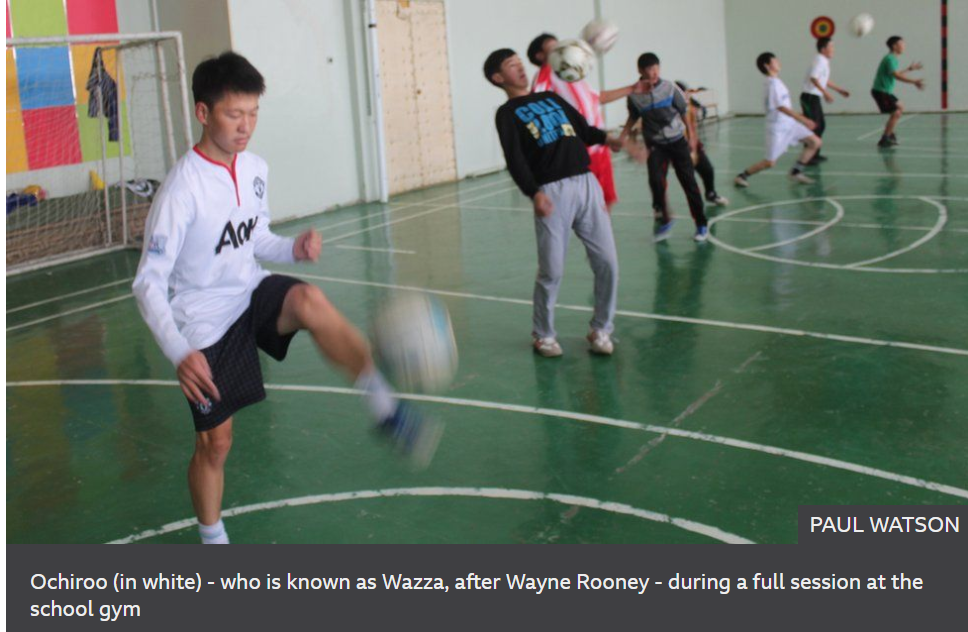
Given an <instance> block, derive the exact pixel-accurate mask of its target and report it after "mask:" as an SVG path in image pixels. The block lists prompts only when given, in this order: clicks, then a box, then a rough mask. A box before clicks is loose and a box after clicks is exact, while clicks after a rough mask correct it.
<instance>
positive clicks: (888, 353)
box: [6, 114, 968, 543]
mask: <svg viewBox="0 0 968 632" xmlns="http://www.w3.org/2000/svg"><path fill="white" fill-rule="evenodd" d="M882 125H883V118H882V117H880V116H850V117H832V118H831V119H830V120H829V127H828V129H827V133H826V138H825V142H826V146H825V148H824V153H825V154H826V155H827V156H829V158H830V160H829V161H828V162H827V163H825V164H824V165H823V166H822V167H820V168H814V169H811V174H812V175H814V176H815V177H816V179H817V183H816V184H815V185H808V186H804V185H795V184H791V183H790V182H789V181H788V180H787V179H786V177H785V173H786V171H787V170H788V169H789V167H790V166H791V164H792V162H793V160H794V156H795V154H794V153H793V152H790V153H788V154H787V155H786V156H784V157H783V158H781V160H780V163H779V165H778V167H777V168H776V169H775V170H774V171H773V172H768V173H765V174H761V175H758V176H756V177H754V178H753V179H752V187H751V188H750V189H747V190H737V189H735V188H734V187H733V186H732V184H731V181H732V178H733V176H734V175H735V174H736V173H737V172H739V171H740V170H742V168H744V167H745V166H747V165H748V164H750V163H753V162H755V161H757V160H759V159H760V157H761V156H762V149H761V147H762V144H763V142H762V141H763V122H762V119H759V118H738V119H731V120H726V121H723V122H720V123H718V124H715V123H714V124H710V125H708V126H707V127H706V128H705V130H704V132H703V135H704V140H705V143H706V147H707V150H708V153H709V155H710V157H711V159H712V161H713V164H714V165H715V167H716V170H717V180H718V183H719V189H720V191H721V193H722V194H724V195H726V196H728V197H729V198H730V200H731V204H730V205H729V206H728V207H727V208H724V209H718V210H711V211H710V214H711V216H713V217H715V220H716V221H715V223H714V224H713V228H712V234H713V235H714V240H713V241H712V242H711V243H707V244H704V245H696V244H694V243H693V241H692V239H691V237H692V223H691V221H690V219H689V217H688V211H687V209H686V205H685V199H684V197H683V195H682V192H681V190H680V189H679V186H678V183H677V182H676V181H675V180H672V181H671V182H670V189H669V191H670V200H671V204H672V207H673V209H674V210H675V211H676V212H677V214H678V215H679V218H680V219H679V223H678V224H677V225H676V228H675V230H674V233H673V235H672V238H671V239H670V240H669V241H668V242H667V243H663V244H660V245H654V244H653V243H652V240H651V210H650V197H649V192H648V188H647V183H646V176H645V170H644V166H642V165H638V164H635V163H631V162H628V161H627V160H625V159H618V160H617V162H616V178H617V181H618V188H619V195H620V196H621V202H620V203H619V204H618V205H617V206H616V207H615V209H614V211H615V212H614V228H615V235H616V241H617V244H618V251H619V258H620V263H621V282H620V288H619V310H620V312H619V315H618V317H617V319H616V329H615V337H616V339H617V344H616V351H615V355H614V356H612V357H610V358H602V357H595V356H591V355H590V354H589V353H588V351H587V345H586V343H585V341H584V335H585V333H586V330H587V326H588V325H587V323H588V320H589V318H590V307H589V305H590V303H591V295H592V292H591V287H592V276H591V272H590V271H589V269H588V266H587V264H586V262H585V258H584V252H583V249H582V248H581V246H580V244H579V243H578V241H577V239H574V240H573V241H572V248H571V250H570V253H569V256H568V264H567V270H566V275H565V280H564V282H563V285H562V290H561V295H560V304H559V307H558V311H557V324H558V328H559V332H560V341H561V343H562V346H563V347H564V350H565V355H564V357H562V358H559V359H545V358H540V357H536V356H535V355H534V354H533V353H532V352H531V349H530V346H529V345H530V324H531V306H530V297H531V291H532V283H533V280H534V275H535V267H536V256H535V245H534V231H533V224H532V219H531V211H530V206H529V203H528V201H527V200H526V199H525V198H524V197H523V196H522V195H521V194H520V193H519V192H517V190H516V189H515V188H514V186H513V183H512V182H511V180H510V178H509V176H508V175H507V174H506V173H503V172H502V173H497V174H494V175H490V176H486V177H481V178H477V179H472V180H466V181H462V182H460V183H456V184H448V185H443V186H438V187H434V188H432V189H428V190H424V191H418V192H411V193H407V194H404V195H400V196H398V197H396V198H395V199H394V200H393V201H392V202H391V204H389V205H388V206H383V205H379V204H367V205H360V206H354V207H349V208H343V209H339V210H336V211H332V212H328V213H325V214H323V215H319V216H316V217H312V218H309V219H306V220H302V221H299V222H293V223H288V224H282V225H279V226H277V227H276V230H277V231H278V232H280V233H283V234H296V233H297V232H299V231H301V230H304V229H305V228H307V227H309V226H315V227H316V228H317V229H320V230H321V231H322V233H323V238H324V240H325V241H324V243H325V246H324V250H323V255H322V257H321V258H320V261H319V263H318V264H316V265H310V266H298V267H295V266H294V267H277V266H273V269H275V270H280V271H285V272H288V273H294V274H298V275H301V276H302V277H303V278H305V279H307V280H309V281H311V282H313V283H316V284H318V285H319V286H320V287H322V288H323V290H324V291H325V292H326V294H327V295H328V296H329V297H330V298H331V300H332V301H333V302H334V303H335V304H336V305H337V306H339V307H340V308H341V309H342V310H343V311H344V313H345V314H347V316H348V317H349V318H350V319H351V320H352V321H354V322H356V323H359V324H361V325H363V326H365V324H366V323H367V320H368V315H369V314H370V313H371V312H372V310H373V309H374V306H375V305H376V304H377V303H378V301H379V300H380V299H381V297H383V296H384V295H385V294H386V293H387V292H388V291H389V290H391V289H394V288H405V289H420V290H422V291H426V292H431V293H433V294H435V295H436V296H438V297H439V298H440V299H441V300H443V301H444V302H445V303H446V305H447V307H448V308H449V309H450V312H451V316H452V318H453V322H454V328H455V332H456V335H457V340H458V344H459V347H460V360H461V365H460V371H459V374H458V376H457V379H456V381H455V382H454V384H453V385H452V386H451V388H450V389H449V390H447V391H446V392H445V393H442V394H440V395H439V396H438V397H434V398H428V397H415V399H418V400H420V402H419V403H418V405H419V406H420V407H421V408H423V409H424V410H425V411H426V413H428V414H430V415H433V416H435V417H437V418H439V419H441V420H442V421H444V422H445V423H446V432H445V434H444V438H443V441H442V443H441V445H440V449H439V451H438V453H437V457H436V459H435V460H434V461H433V463H432V464H431V465H430V467H429V468H428V469H426V470H423V471H415V470H413V469H411V468H410V467H409V465H408V463H407V462H406V461H405V460H404V459H402V458H400V457H399V456H398V455H396V454H394V453H392V452H391V451H390V450H389V449H388V447H387V446H386V445H384V444H383V443H382V442H381V441H379V440H378V439H377V438H376V437H375V436H374V435H373V433H371V432H370V429H369V422H368V419H367V416H366V415H365V412H364V408H363V406H362V402H361V401H360V400H359V398H358V397H357V396H356V395H355V394H354V393H353V392H352V391H351V390H350V389H349V388H348V387H350V386H351V385H348V384H346V383H345V382H344V380H343V379H341V377H340V376H339V375H338V374H337V373H336V372H335V371H334V370H333V369H331V368H329V367H328V366H326V365H325V364H324V363H323V362H322V361H320V359H319V358H318V357H317V355H316V352H315V351H314V349H313V347H312V345H311V343H310V340H309V338H308V337H307V336H306V335H305V334H302V335H300V336H299V337H297V338H296V340H295V342H294V343H293V347H292V349H291V351H290V355H289V358H288V359H287V360H286V361H285V362H284V363H282V364H277V363H274V362H272V361H271V360H268V359H265V358H264V360H263V367H264V370H265V378H266V382H267V385H268V388H269V391H268V393H269V395H268V399H267V401H266V402H264V403H262V404H259V405H257V406H254V407H252V408H249V409H247V410H245V411H243V412H241V413H240V414H238V415H237V416H236V421H235V443H234V447H233V450H232V454H231V456H230V457H229V462H228V465H227V471H226V481H227V482H226V492H225V508H226V510H227V511H226V514H225V516H226V525H227V527H228V530H229V533H230V536H231V537H232V539H233V541H234V542H239V543H244V542H714V541H753V542H795V541H796V538H797V520H796V519H797V506H798V505H822V504H865V505H867V504H871V505H873V504H912V505H918V504H964V503H968V327H966V324H968V149H966V147H968V114H957V115H947V116H937V115H920V116H918V115H914V116H909V117H907V118H905V119H903V120H902V122H901V125H900V127H899V129H898V136H899V138H900V141H901V145H900V146H899V147H897V148H896V149H893V150H889V151H879V150H877V149H876V147H875V143H876V141H877V139H878V136H879V130H880V127H881V126H882ZM137 263H138V254H137V253H135V252H123V253H117V254H111V255H105V256H101V257H97V258H94V259H89V260H87V261H84V262H81V263H74V264H69V265H65V266H62V267H58V268H55V269H48V270H45V271H40V272H34V273H28V274H24V275H20V276H15V277H10V278H8V279H7V470H6V474H7V538H8V541H9V542H109V541H117V540H120V541H125V542H128V541H135V542H152V543H154V542H180V543H194V542H196V541H197V533H196V530H195V529H194V528H193V527H192V520H190V518H191V516H192V507H191V503H190V500H189V495H188V490H187V485H186V474H185V470H186V465H187V461H188V459H189V457H190V455H191V452H192V448H193V440H194V437H193V429H192V424H191V419H190V416H189V411H188V408H187V406H186V404H185V402H184V399H183V397H182V395H181V392H180V391H179V389H178V388H177V387H176V385H175V382H174V371H173V369H172V367H171V365H170V364H169V363H168V361H167V360H166V359H165V358H164V356H163V355H162V354H161V352H160V351H159V349H158V348H157V346H156V345H155V343H154V341H153V339H152V337H151V335H150V333H149V331H148V329H147V327H146V326H145V325H144V323H143V322H142V320H141V317H140V315H139V313H138V309H137V306H136V304H135V301H134V299H133V298H132V297H131V294H130V284H131V279H132V276H133V274H134V272H135V269H136V266H137Z"/></svg>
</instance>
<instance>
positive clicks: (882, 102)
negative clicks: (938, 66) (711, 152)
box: [871, 35, 924, 147]
mask: <svg viewBox="0 0 968 632" xmlns="http://www.w3.org/2000/svg"><path fill="white" fill-rule="evenodd" d="M887 47H888V48H889V49H890V51H891V52H889V53H888V54H887V55H885V56H884V59H882V60H881V63H880V65H879V66H878V67H877V74H876V75H875V76H874V87H873V88H871V96H872V97H874V101H875V102H877V108H878V109H879V110H880V111H881V113H882V114H890V115H891V116H890V118H889V119H887V125H886V126H884V135H883V136H881V140H880V141H878V143H877V146H878V147H891V146H893V145H897V136H895V135H894V127H895V126H896V125H897V122H898V121H899V120H900V118H901V114H903V113H904V104H903V103H901V102H900V101H898V100H897V97H896V96H894V83H895V81H903V82H904V83H911V84H914V85H915V86H917V88H918V90H924V79H909V78H908V77H907V73H909V72H911V71H913V70H921V62H914V63H913V64H911V65H910V66H908V67H907V68H906V69H905V70H898V69H899V68H900V63H899V62H898V60H897V58H898V56H899V55H903V54H904V47H905V45H904V40H903V39H901V36H900V35H892V36H891V37H889V38H887Z"/></svg>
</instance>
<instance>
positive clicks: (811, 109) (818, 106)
mask: <svg viewBox="0 0 968 632" xmlns="http://www.w3.org/2000/svg"><path fill="white" fill-rule="evenodd" d="M800 107H801V108H803V115H804V116H806V117H807V118H808V119H810V120H811V121H813V122H814V123H816V124H817V129H815V130H813V133H814V134H816V135H817V136H821V137H822V136H823V131H824V130H825V129H827V121H826V120H825V119H824V117H823V99H821V98H820V97H818V96H817V95H815V94H809V93H807V92H801V93H800ZM819 154H820V152H819V151H818V152H817V155H819Z"/></svg>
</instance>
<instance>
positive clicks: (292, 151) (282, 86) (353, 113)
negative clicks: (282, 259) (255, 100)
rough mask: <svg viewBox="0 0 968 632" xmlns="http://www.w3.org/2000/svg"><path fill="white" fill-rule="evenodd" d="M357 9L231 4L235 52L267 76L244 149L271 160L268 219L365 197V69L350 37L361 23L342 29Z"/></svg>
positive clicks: (334, 3) (296, 2) (331, 3)
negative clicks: (360, 102) (361, 107)
mask: <svg viewBox="0 0 968 632" xmlns="http://www.w3.org/2000/svg"><path fill="white" fill-rule="evenodd" d="M360 4H361V3H359V2H353V3H349V2H343V1H342V0H285V1H279V0H274V1H272V2H251V1H249V0H230V1H229V20H230V23H231V31H232V45H233V48H234V50H235V51H237V52H238V53H240V54H242V55H245V56H246V57H247V58H248V59H249V60H250V61H251V62H252V63H253V64H254V65H255V66H256V68H258V69H259V71H260V72H262V74H263V75H264V76H265V78H266V95H265V97H264V98H263V100H262V102H261V106H260V112H259V128H258V130H257V131H256V133H255V135H254V136H253V139H252V143H251V145H250V149H251V150H252V151H253V152H255V153H257V154H259V155H260V156H262V157H263V158H265V159H266V161H267V162H268V163H269V169H270V174H271V178H270V182H269V185H270V196H271V198H270V206H271V207H272V209H273V219H274V220H278V219H284V218H286V217H293V216H302V215H309V214H312V213H318V212H320V211H322V210H325V209H326V208H329V207H332V206H334V205H337V204H347V203H352V202H356V201H359V200H360V199H362V198H363V197H364V187H363V184H364V182H365V174H364V173H363V172H364V171H365V168H364V164H363V157H362V154H361V146H362V144H363V142H362V139H361V137H360V134H359V133H358V130H360V129H361V127H365V125H366V122H365V121H361V120H360V119H359V117H358V113H357V99H356V88H357V72H359V73H363V72H364V70H365V68H364V64H363V63H362V61H363V60H362V58H361V59H359V60H357V59H356V58H355V57H356V53H357V52H358V51H357V48H356V46H355V43H354V40H353V38H354V37H358V38H362V24H361V23H359V22H356V24H357V26H358V27H359V30H356V29H351V28H348V26H349V25H351V24H353V16H352V12H353V11H354V10H358V8H359V6H360ZM348 11H349V12H348ZM354 30H355V31H356V32H355V33H354V32H353V31H354ZM358 61H359V63H358ZM360 76H361V77H364V78H365V75H363V74H361V75H360Z"/></svg>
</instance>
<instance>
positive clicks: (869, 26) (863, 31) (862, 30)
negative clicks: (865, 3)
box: [850, 13, 874, 37]
mask: <svg viewBox="0 0 968 632" xmlns="http://www.w3.org/2000/svg"><path fill="white" fill-rule="evenodd" d="M873 30H874V16H872V15H871V14H870V13H861V14H859V15H855V16H854V19H853V20H851V21H850V32H851V33H853V34H854V37H864V36H865V35H867V34H868V33H870V32H871V31H873Z"/></svg>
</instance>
